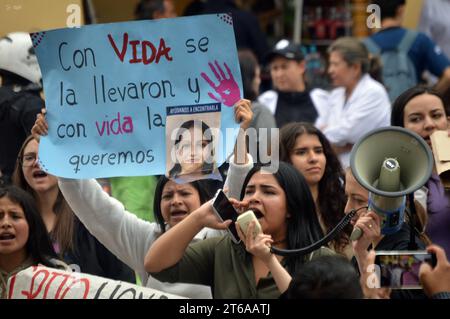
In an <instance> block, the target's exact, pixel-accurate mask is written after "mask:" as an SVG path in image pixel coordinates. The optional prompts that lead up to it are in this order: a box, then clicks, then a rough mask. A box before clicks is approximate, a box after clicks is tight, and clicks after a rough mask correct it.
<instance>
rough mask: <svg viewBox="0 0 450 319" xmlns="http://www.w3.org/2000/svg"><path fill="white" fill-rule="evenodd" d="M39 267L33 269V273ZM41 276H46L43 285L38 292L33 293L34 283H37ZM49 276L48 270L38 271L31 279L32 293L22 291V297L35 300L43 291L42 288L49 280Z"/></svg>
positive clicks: (40, 285)
mask: <svg viewBox="0 0 450 319" xmlns="http://www.w3.org/2000/svg"><path fill="white" fill-rule="evenodd" d="M36 268H37V267H33V271H36ZM40 274H44V279H43V280H42V281H41V283H40V284H39V286H38V289H37V291H35V292H34V293H33V288H34V282H35V281H36V279H37V277H38V276H39V275H40ZM48 276H49V272H48V270H46V269H41V270H39V271H37V272H36V273H35V274H34V275H33V278H32V279H31V285H30V291H26V290H22V295H24V296H25V297H27V299H35V298H36V297H37V295H39V293H40V292H41V290H42V286H43V285H44V283H45V281H46V280H47V278H48Z"/></svg>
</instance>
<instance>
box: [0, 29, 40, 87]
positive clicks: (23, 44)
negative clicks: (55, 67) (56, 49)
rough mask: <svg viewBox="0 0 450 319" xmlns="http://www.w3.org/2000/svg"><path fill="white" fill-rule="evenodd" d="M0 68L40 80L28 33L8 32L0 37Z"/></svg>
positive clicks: (36, 81) (32, 80) (34, 80)
mask: <svg viewBox="0 0 450 319" xmlns="http://www.w3.org/2000/svg"><path fill="white" fill-rule="evenodd" d="M0 69H1V70H5V71H8V72H11V73H14V74H17V75H19V76H21V77H23V78H25V79H27V80H29V81H31V82H33V83H39V82H40V80H41V78H42V75H41V69H40V68H39V64H38V61H37V58H36V54H35V53H34V48H33V44H32V42H31V38H30V35H29V34H28V33H25V32H14V33H9V34H8V35H6V36H5V37H3V38H1V39H0Z"/></svg>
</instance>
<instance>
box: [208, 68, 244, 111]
mask: <svg viewBox="0 0 450 319" xmlns="http://www.w3.org/2000/svg"><path fill="white" fill-rule="evenodd" d="M214 64H215V65H216V66H214ZM214 64H212V63H211V62H209V63H208V65H209V67H210V69H211V71H212V72H213V73H214V75H215V76H216V79H217V81H219V84H218V85H215V84H214V82H213V81H211V79H210V78H209V76H208V75H207V74H206V73H205V72H202V73H200V75H201V76H202V78H203V79H205V81H206V82H208V84H209V85H210V86H211V87H212V88H213V89H214V90H215V91H216V93H217V94H219V97H216V96H215V95H214V94H213V93H211V92H208V95H209V97H210V98H212V99H213V100H215V101H217V102H221V103H223V104H225V105H226V106H233V105H234V104H235V103H236V102H237V101H239V99H240V91H239V87H238V85H237V83H236V81H235V80H234V77H233V74H231V71H230V68H229V67H228V65H227V64H226V63H224V66H225V69H226V71H227V73H228V78H227V76H226V75H225V73H224V72H223V70H222V68H221V67H220V65H219V63H218V62H217V61H214Z"/></svg>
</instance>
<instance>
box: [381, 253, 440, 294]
mask: <svg viewBox="0 0 450 319" xmlns="http://www.w3.org/2000/svg"><path fill="white" fill-rule="evenodd" d="M424 262H427V263H429V264H430V265H431V267H435V266H436V262H437V261H436V255H434V254H431V253H429V252H427V251H425V250H424V251H377V252H376V257H375V264H376V265H377V266H378V267H379V268H378V269H379V271H380V285H381V287H390V288H392V289H422V286H421V284H420V282H419V269H420V265H421V264H422V263H424Z"/></svg>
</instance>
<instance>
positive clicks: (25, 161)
mask: <svg viewBox="0 0 450 319" xmlns="http://www.w3.org/2000/svg"><path fill="white" fill-rule="evenodd" d="M36 159H37V154H35V153H30V154H25V155H24V156H23V157H19V162H20V165H22V167H31V166H33V165H34V164H35V163H36Z"/></svg>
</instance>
